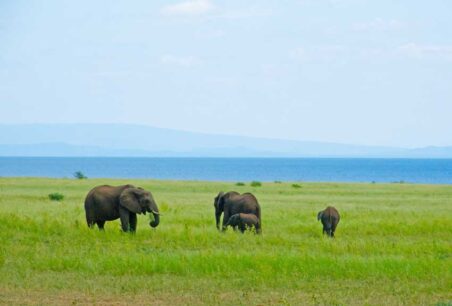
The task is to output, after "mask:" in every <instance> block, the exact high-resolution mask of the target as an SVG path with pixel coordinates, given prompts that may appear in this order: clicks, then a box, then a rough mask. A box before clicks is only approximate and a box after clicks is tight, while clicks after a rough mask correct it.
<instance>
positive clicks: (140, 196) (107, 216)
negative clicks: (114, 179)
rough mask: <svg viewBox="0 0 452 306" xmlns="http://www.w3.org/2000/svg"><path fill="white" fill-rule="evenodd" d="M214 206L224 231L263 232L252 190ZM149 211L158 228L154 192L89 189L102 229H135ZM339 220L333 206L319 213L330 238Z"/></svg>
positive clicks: (88, 204)
mask: <svg viewBox="0 0 452 306" xmlns="http://www.w3.org/2000/svg"><path fill="white" fill-rule="evenodd" d="M214 207H215V221H216V226H217V229H220V218H221V215H222V214H223V223H222V227H221V230H222V231H224V230H226V228H227V227H228V226H231V227H232V228H233V229H234V230H237V229H239V230H240V231H241V232H242V233H243V232H244V231H245V230H247V229H252V228H254V229H255V231H256V233H257V234H260V233H262V220H261V207H260V205H259V202H258V201H257V199H256V197H255V196H254V195H253V194H252V193H243V194H240V193H238V192H235V191H230V192H226V193H224V192H220V193H219V194H218V195H217V196H216V197H215V199H214ZM146 212H149V213H152V214H153V215H154V220H153V221H151V222H150V223H149V225H150V226H151V227H157V226H158V225H159V223H160V212H159V209H158V207H157V204H156V203H155V200H154V198H153V197H152V194H151V192H149V191H147V190H144V189H143V188H141V187H135V186H133V185H122V186H109V185H102V186H97V187H94V188H93V189H91V191H90V192H88V195H87V196H86V199H85V213H86V222H87V223H88V226H89V227H93V226H94V224H97V226H98V227H99V229H100V230H103V229H104V225H105V222H106V221H112V220H116V219H118V218H119V219H120V220H121V228H122V230H123V231H124V232H135V231H136V228H137V214H146ZM339 219H340V216H339V212H338V211H337V210H336V209H335V208H334V207H331V206H329V207H327V208H326V209H325V210H323V211H320V212H319V213H318V214H317V220H319V221H321V222H322V224H323V234H327V235H328V236H330V237H334V232H335V230H336V227H337V224H338V223H339Z"/></svg>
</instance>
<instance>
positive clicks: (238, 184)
mask: <svg viewBox="0 0 452 306" xmlns="http://www.w3.org/2000/svg"><path fill="white" fill-rule="evenodd" d="M235 186H245V183H243V182H237V183H236V184H235Z"/></svg>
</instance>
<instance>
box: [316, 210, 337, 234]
mask: <svg viewBox="0 0 452 306" xmlns="http://www.w3.org/2000/svg"><path fill="white" fill-rule="evenodd" d="M340 218H341V217H340V215H339V212H338V211H337V209H336V208H334V207H331V206H328V207H327V208H326V209H325V210H322V211H319V213H318V214H317V220H320V221H322V224H323V234H325V233H326V234H327V235H328V236H330V237H333V238H334V232H335V231H336V227H337V224H338V223H339V220H340Z"/></svg>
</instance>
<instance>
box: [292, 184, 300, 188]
mask: <svg viewBox="0 0 452 306" xmlns="http://www.w3.org/2000/svg"><path fill="white" fill-rule="evenodd" d="M292 187H293V188H301V185H299V184H292Z"/></svg>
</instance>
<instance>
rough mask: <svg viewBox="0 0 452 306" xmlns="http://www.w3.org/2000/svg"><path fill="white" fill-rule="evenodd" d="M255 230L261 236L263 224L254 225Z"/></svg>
mask: <svg viewBox="0 0 452 306" xmlns="http://www.w3.org/2000/svg"><path fill="white" fill-rule="evenodd" d="M254 228H255V229H256V234H261V233H262V229H261V223H260V222H257V223H256V224H254Z"/></svg>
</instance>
